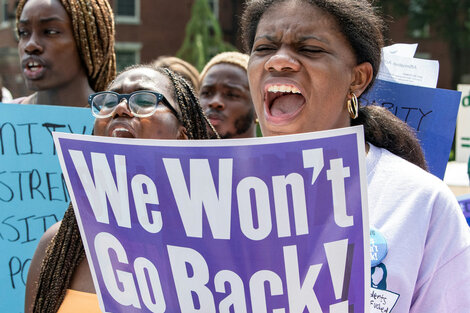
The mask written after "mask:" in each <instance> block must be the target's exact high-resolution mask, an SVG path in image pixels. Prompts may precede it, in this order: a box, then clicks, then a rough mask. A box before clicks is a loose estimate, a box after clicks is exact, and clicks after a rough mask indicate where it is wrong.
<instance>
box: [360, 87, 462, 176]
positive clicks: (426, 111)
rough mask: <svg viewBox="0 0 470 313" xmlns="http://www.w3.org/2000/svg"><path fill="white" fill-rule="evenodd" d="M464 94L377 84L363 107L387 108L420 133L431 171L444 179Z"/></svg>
mask: <svg viewBox="0 0 470 313" xmlns="http://www.w3.org/2000/svg"><path fill="white" fill-rule="evenodd" d="M459 103H460V92H458V91H454V90H445V89H437V88H426V87H419V86H412V85H404V84H397V83H392V82H387V81H383V80H376V82H375V84H374V86H373V87H372V89H371V90H369V91H368V92H367V94H364V95H362V96H361V104H362V105H379V106H382V107H384V108H387V109H388V110H390V112H392V113H393V114H395V115H396V116H397V117H399V118H400V119H402V120H403V121H405V122H406V123H407V124H408V125H409V126H411V127H412V128H414V129H415V130H416V132H417V136H418V139H419V140H420V142H421V147H422V148H423V150H424V156H425V158H426V161H427V163H428V167H429V171H430V172H431V173H432V174H434V175H436V176H437V177H439V178H440V179H443V178H444V173H445V170H446V166H447V162H448V160H449V153H450V149H451V147H452V141H453V138H454V132H455V124H456V120H457V112H458V110H459Z"/></svg>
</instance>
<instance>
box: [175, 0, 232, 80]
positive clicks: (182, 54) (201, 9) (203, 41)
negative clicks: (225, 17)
mask: <svg viewBox="0 0 470 313" xmlns="http://www.w3.org/2000/svg"><path fill="white" fill-rule="evenodd" d="M230 50H235V47H233V46H232V45H231V44H229V43H226V42H224V41H223V38H222V30H221V28H220V25H219V22H218V21H217V19H216V17H215V16H214V13H213V12H212V10H211V8H210V6H209V2H208V0H196V1H195V2H194V4H193V7H192V9H191V18H190V20H189V22H188V24H187V25H186V35H185V38H184V41H183V44H182V46H181V48H180V49H179V50H178V52H177V53H176V56H177V57H179V58H182V59H183V60H186V61H188V62H189V63H191V64H193V65H194V66H196V68H197V69H198V70H199V71H201V70H202V69H203V67H204V65H205V64H206V63H207V62H208V61H209V60H210V59H211V58H212V57H213V56H214V55H216V54H218V53H220V52H224V51H230Z"/></svg>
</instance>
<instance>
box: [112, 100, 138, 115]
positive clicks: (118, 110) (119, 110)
mask: <svg viewBox="0 0 470 313" xmlns="http://www.w3.org/2000/svg"><path fill="white" fill-rule="evenodd" d="M126 115H127V116H129V117H133V116H134V115H133V114H132V111H131V110H130V109H129V105H128V103H127V99H122V100H121V101H120V102H119V103H118V105H116V107H115V108H114V112H113V116H126Z"/></svg>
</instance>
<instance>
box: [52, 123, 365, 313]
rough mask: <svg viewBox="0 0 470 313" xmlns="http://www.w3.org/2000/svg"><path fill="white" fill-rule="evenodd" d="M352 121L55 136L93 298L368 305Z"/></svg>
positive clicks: (219, 304) (163, 308) (267, 308)
mask: <svg viewBox="0 0 470 313" xmlns="http://www.w3.org/2000/svg"><path fill="white" fill-rule="evenodd" d="M361 132H362V128H353V129H351V130H338V131H334V132H328V133H327V134H328V135H329V136H331V137H325V136H326V135H325V134H324V133H320V134H308V135H302V136H298V137H297V138H296V139H295V140H296V141H293V140H294V138H295V137H288V139H285V138H278V139H276V138H274V139H273V138H268V139H266V138H265V139H262V140H259V139H258V140H247V141H205V142H197V141H193V142H191V141H169V142H168V141H139V143H136V141H135V140H121V141H119V140H113V139H111V140H110V139H106V138H104V139H103V138H94V137H89V136H88V137H87V136H73V135H66V134H60V135H57V138H56V142H57V143H58V144H59V145H60V151H62V152H61V163H62V165H63V167H64V166H65V167H64V171H65V169H66V172H67V174H66V180H67V183H68V184H70V187H71V188H72V190H73V192H72V193H71V196H72V200H73V203H74V206H75V209H76V214H77V219H78V220H79V226H80V228H81V231H82V237H84V238H85V240H84V244H85V247H86V251H87V253H88V258H89V260H90V261H91V262H90V263H91V266H92V268H94V274H93V276H94V279H95V286H96V289H97V292H98V294H99V297H100V300H101V304H102V306H103V307H102V310H104V311H105V312H195V311H197V310H199V311H201V312H230V310H232V309H231V308H233V310H234V311H235V312H272V311H273V310H274V312H279V313H281V312H299V313H300V312H304V310H305V309H308V311H309V312H326V311H329V312H345V311H347V310H348V309H347V308H348V307H350V306H352V307H354V311H355V312H364V310H365V309H364V307H365V303H366V302H365V299H366V296H365V294H366V291H365V290H366V284H365V282H368V281H369V280H368V279H367V278H365V276H366V275H367V274H366V273H367V270H366V269H367V266H368V265H369V262H367V261H365V258H366V257H367V255H366V254H365V252H366V251H367V252H368V250H366V249H364V247H365V245H364V241H365V239H364V238H367V237H364V232H365V231H366V234H368V229H367V219H366V220H365V221H364V220H363V211H362V210H363V209H364V210H365V209H366V208H365V205H364V204H365V201H364V198H363V192H364V190H365V189H362V188H364V184H365V182H364V179H363V178H364V177H363V176H362V180H361V175H362V173H363V171H364V169H363V168H362V167H360V166H361V165H360V164H363V161H364V160H363V159H361V158H364V147H363V145H361V144H360V139H358V138H362V134H361ZM319 137H320V138H319ZM314 138H315V139H314ZM358 140H359V142H358ZM119 143H122V144H119ZM133 143H136V144H135V145H133ZM358 147H359V148H358ZM359 156H360V157H359ZM360 160H361V161H360ZM360 168H361V169H360ZM361 171H362V172H361ZM363 205H364V207H363ZM364 225H366V226H364ZM83 233H84V234H83ZM367 247H368V246H367ZM366 264H367V265H366ZM369 279H370V278H369ZM367 296H369V294H367Z"/></svg>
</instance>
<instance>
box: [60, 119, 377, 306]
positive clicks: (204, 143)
mask: <svg viewBox="0 0 470 313" xmlns="http://www.w3.org/2000/svg"><path fill="white" fill-rule="evenodd" d="M52 135H53V139H54V143H55V146H56V149H57V156H58V158H59V162H60V166H61V168H62V171H63V174H64V179H65V182H66V185H67V188H68V190H69V194H70V198H71V202H72V205H73V207H74V210H75V215H76V219H77V224H78V227H79V230H80V234H81V237H82V241H83V245H84V249H85V253H86V256H87V258H88V259H89V260H90V259H91V252H90V248H89V244H88V242H87V240H86V236H85V235H84V234H85V231H84V228H83V222H82V219H81V217H80V214H79V211H78V209H76V208H77V207H78V206H77V201H76V198H75V195H74V192H73V189H72V184H71V180H70V177H69V173H68V172H67V168H66V165H65V160H64V156H63V151H62V147H61V145H60V139H70V140H75V141H88V142H96V143H100V142H103V143H114V144H121V145H130V146H168V147H213V146H218V147H229V146H249V145H258V144H275V143H288V142H295V141H304V140H309V139H323V138H329V137H336V136H345V135H355V136H356V138H357V140H356V142H357V151H358V161H359V174H360V177H359V179H360V189H361V203H362V225H363V238H364V239H363V251H364V256H363V257H364V282H365V283H364V288H365V290H364V313H369V312H370V309H369V305H368V303H369V300H370V280H371V276H370V253H369V246H370V243H369V210H368V196H367V171H366V162H365V158H366V150H365V142H364V140H363V138H364V130H363V127H362V126H354V127H347V128H340V129H333V130H327V131H320V132H314V133H303V134H295V135H286V136H275V137H264V138H252V139H234V140H227V139H225V140H197V141H190V142H189V141H186V140H158V141H155V140H148V139H123V138H112V137H100V136H91V135H79V134H68V133H59V132H53V133H52ZM156 142H158V144H156ZM89 266H90V270H91V275H92V279H93V283H94V285H95V290H96V294H97V297H98V300H99V306H100V309H101V311H103V312H106V311H105V310H104V304H103V296H102V294H101V291H100V288H99V284H98V279H97V276H96V275H97V274H96V271H95V269H94V264H93V262H89ZM106 313H111V312H106Z"/></svg>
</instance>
